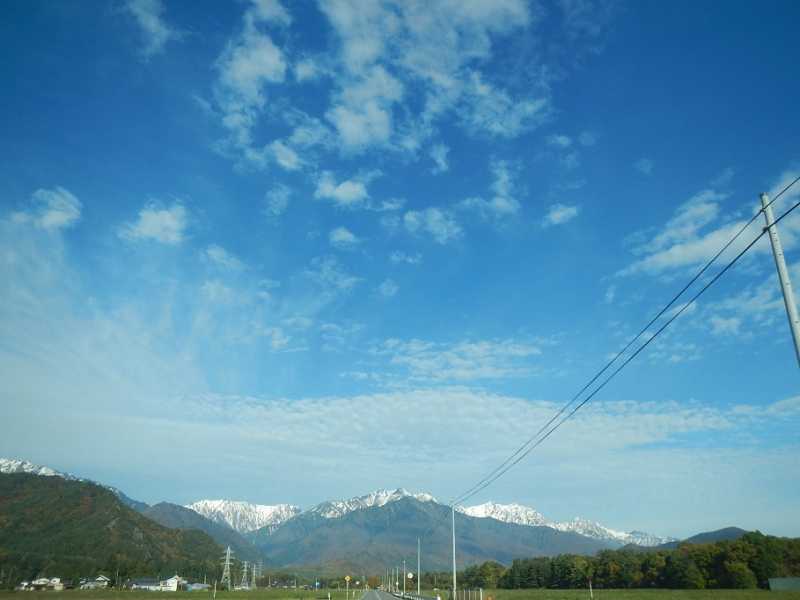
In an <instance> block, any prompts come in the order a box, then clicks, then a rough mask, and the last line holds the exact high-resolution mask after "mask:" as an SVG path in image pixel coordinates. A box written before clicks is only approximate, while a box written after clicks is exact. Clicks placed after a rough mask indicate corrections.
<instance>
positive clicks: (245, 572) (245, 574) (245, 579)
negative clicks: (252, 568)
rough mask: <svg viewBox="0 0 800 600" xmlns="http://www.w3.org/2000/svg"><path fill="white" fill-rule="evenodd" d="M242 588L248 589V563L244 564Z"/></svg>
mask: <svg viewBox="0 0 800 600" xmlns="http://www.w3.org/2000/svg"><path fill="white" fill-rule="evenodd" d="M241 588H242V589H243V590H244V589H247V561H244V562H243V563H242V585H241Z"/></svg>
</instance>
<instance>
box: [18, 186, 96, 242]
mask: <svg viewBox="0 0 800 600" xmlns="http://www.w3.org/2000/svg"><path fill="white" fill-rule="evenodd" d="M30 204H31V208H30V210H27V211H20V212H15V213H12V215H11V218H12V219H13V220H14V221H16V222H18V223H33V224H34V225H35V226H36V227H38V228H40V229H46V230H48V231H54V230H57V229H64V228H67V227H72V226H73V225H74V224H75V223H77V222H78V220H79V219H80V217H81V209H82V204H81V202H80V200H78V199H77V198H76V197H75V195H74V194H72V192H70V191H69V190H66V189H64V188H62V187H55V188H53V189H50V190H46V189H38V190H36V191H35V192H33V194H31V200H30Z"/></svg>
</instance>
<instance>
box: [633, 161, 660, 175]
mask: <svg viewBox="0 0 800 600" xmlns="http://www.w3.org/2000/svg"><path fill="white" fill-rule="evenodd" d="M654 166H655V163H654V162H653V161H652V160H650V159H649V158H640V159H639V160H637V161H636V162H635V163H633V168H634V169H636V170H637V171H639V172H640V173H642V174H643V175H651V174H652V173H653V167H654Z"/></svg>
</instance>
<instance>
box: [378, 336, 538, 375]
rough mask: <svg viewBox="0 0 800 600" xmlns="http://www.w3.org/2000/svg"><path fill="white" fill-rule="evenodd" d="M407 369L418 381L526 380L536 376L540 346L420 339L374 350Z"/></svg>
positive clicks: (392, 341)
mask: <svg viewBox="0 0 800 600" xmlns="http://www.w3.org/2000/svg"><path fill="white" fill-rule="evenodd" d="M371 352H372V354H373V355H375V356H381V357H386V358H387V359H388V360H389V362H390V364H391V365H393V366H399V367H403V368H404V369H405V370H406V371H407V376H408V377H409V378H411V379H412V380H417V381H449V382H455V381H472V380H480V379H505V378H509V377H526V376H531V375H533V374H534V373H535V368H534V364H533V363H532V362H531V359H532V358H533V357H536V356H539V355H540V354H541V353H542V350H541V348H540V345H539V344H536V343H531V342H518V341H515V340H481V341H474V342H473V341H469V342H458V343H454V344H445V343H436V342H430V341H425V340H419V339H412V340H407V341H405V340H399V339H394V338H393V339H388V340H386V341H384V342H383V343H382V344H380V345H379V346H377V347H375V348H373V349H372V350H371Z"/></svg>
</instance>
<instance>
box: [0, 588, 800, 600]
mask: <svg viewBox="0 0 800 600" xmlns="http://www.w3.org/2000/svg"><path fill="white" fill-rule="evenodd" d="M176 597H177V598H176ZM210 597H211V594H210V593H206V592H177V593H170V592H161V593H160V592H115V591H81V590H68V591H64V592H52V591H51V592H0V600H10V599H11V598H15V599H17V600H21V599H23V598H24V599H28V600H45V599H46V600H56V599H58V598H60V599H61V600H154V599H155V598H161V599H162V600H166V599H168V598H176V600H178V599H182V600H189V599H190V598H196V599H197V600H207V599H209V598H210ZM442 597H443V598H446V596H444V595H443V596H442ZM594 597H595V599H596V600H604V599H617V598H619V599H620V600H727V599H728V598H730V599H731V600H769V598H778V599H781V600H800V592H768V591H764V590H595V591H594ZM327 598H328V596H327V592H326V591H323V592H313V591H307V590H294V589H287V590H284V589H275V590H258V591H255V592H217V600H327ZM483 598H484V600H490V599H491V600H586V599H587V598H589V592H588V590H536V589H533V590H484V594H483ZM351 599H352V595H351ZM331 600H347V599H346V598H345V594H344V592H337V591H336V590H334V591H332V592H331Z"/></svg>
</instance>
